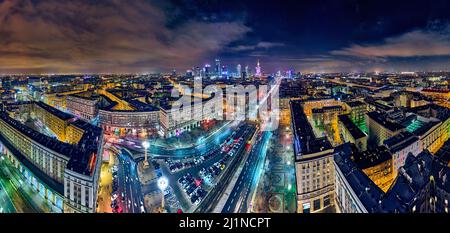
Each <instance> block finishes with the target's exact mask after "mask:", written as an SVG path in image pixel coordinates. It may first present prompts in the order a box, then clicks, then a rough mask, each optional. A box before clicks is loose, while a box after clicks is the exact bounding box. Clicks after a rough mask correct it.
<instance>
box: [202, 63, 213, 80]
mask: <svg viewBox="0 0 450 233" xmlns="http://www.w3.org/2000/svg"><path fill="white" fill-rule="evenodd" d="M210 68H211V65H210V64H206V65H205V68H203V70H204V73H205V75H204V76H205V77H209V75H210V73H209V71H210V70H209V69H210Z"/></svg>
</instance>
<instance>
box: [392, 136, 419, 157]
mask: <svg viewBox="0 0 450 233" xmlns="http://www.w3.org/2000/svg"><path fill="white" fill-rule="evenodd" d="M418 141H419V138H418V137H417V136H415V135H414V134H412V133H410V132H401V133H399V134H397V135H395V136H393V137H391V138H388V139H386V140H385V141H384V145H385V146H386V147H387V148H388V149H389V151H390V152H391V153H396V152H398V151H401V150H403V149H405V148H406V147H408V146H410V145H411V144H413V143H416V142H418Z"/></svg>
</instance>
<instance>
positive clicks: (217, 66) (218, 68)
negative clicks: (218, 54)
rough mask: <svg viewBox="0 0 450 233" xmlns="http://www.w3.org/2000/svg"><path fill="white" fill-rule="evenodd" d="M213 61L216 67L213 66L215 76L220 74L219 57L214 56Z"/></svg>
mask: <svg viewBox="0 0 450 233" xmlns="http://www.w3.org/2000/svg"><path fill="white" fill-rule="evenodd" d="M215 62H216V67H215V70H214V72H215V74H216V75H217V76H222V66H221V65H220V59H218V58H216V60H215Z"/></svg>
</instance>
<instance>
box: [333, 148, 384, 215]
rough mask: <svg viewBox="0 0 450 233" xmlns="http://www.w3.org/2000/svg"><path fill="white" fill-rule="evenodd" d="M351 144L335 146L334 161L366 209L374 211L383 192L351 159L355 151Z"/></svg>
mask: <svg viewBox="0 0 450 233" xmlns="http://www.w3.org/2000/svg"><path fill="white" fill-rule="evenodd" d="M352 145H353V144H350V143H345V144H343V145H340V146H338V147H336V149H335V154H334V162H335V164H336V165H337V168H339V170H340V171H341V172H342V174H343V176H344V177H345V179H346V181H347V182H348V184H349V185H350V187H351V189H352V190H353V192H354V193H355V195H356V196H357V197H358V199H359V200H360V201H361V203H362V204H363V206H364V207H365V208H366V210H367V211H368V212H374V210H377V209H378V208H379V207H378V206H379V205H380V201H381V200H382V198H383V195H384V192H383V191H382V190H381V189H380V188H379V187H378V186H377V185H376V184H375V183H374V182H373V181H372V180H371V179H370V178H369V177H368V176H367V175H366V174H364V172H363V171H362V170H361V169H360V168H359V167H358V166H357V164H356V163H355V162H354V161H353V160H352V159H351V157H352V156H354V155H355V153H357V152H356V151H355V149H352V148H351V147H352Z"/></svg>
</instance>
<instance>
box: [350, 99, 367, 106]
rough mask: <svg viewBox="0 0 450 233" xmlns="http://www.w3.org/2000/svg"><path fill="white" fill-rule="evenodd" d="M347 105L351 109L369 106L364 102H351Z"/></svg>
mask: <svg viewBox="0 0 450 233" xmlns="http://www.w3.org/2000/svg"><path fill="white" fill-rule="evenodd" d="M347 105H348V106H349V107H351V108H355V107H360V106H365V105H367V104H365V103H363V102H362V101H359V100H357V101H351V102H347Z"/></svg>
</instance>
